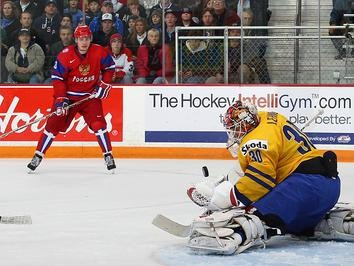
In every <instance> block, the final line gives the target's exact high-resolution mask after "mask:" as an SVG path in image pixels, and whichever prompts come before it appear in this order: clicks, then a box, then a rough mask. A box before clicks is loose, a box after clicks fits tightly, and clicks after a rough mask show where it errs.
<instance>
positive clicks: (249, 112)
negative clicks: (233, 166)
mask: <svg viewBox="0 0 354 266" xmlns="http://www.w3.org/2000/svg"><path fill="white" fill-rule="evenodd" d="M223 124H224V127H225V129H226V133H227V135H228V142H227V148H228V149H229V148H230V147H231V146H233V145H234V144H237V145H238V144H240V142H241V140H242V138H243V137H244V136H245V135H246V134H247V133H249V132H250V131H252V130H253V129H254V128H256V127H257V126H258V124H259V117H258V111H257V107H256V106H255V105H253V104H251V103H250V102H245V103H242V102H241V101H236V102H235V103H234V104H233V105H231V106H230V107H229V108H228V109H227V111H226V114H225V116H224V120H223ZM230 152H231V151H230ZM231 154H232V152H231Z"/></svg>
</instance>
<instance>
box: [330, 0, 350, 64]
mask: <svg viewBox="0 0 354 266" xmlns="http://www.w3.org/2000/svg"><path fill="white" fill-rule="evenodd" d="M344 14H354V1H352V0H336V1H335V3H334V6H333V9H332V11H331V15H330V20H329V24H330V25H331V26H342V25H343V24H346V23H349V24H353V23H354V18H353V17H347V18H346V17H344ZM345 33H346V32H345V29H344V30H343V29H329V35H330V36H344V35H345ZM331 40H332V43H333V45H334V47H335V48H336V49H337V51H338V55H337V56H336V57H335V59H342V58H343V57H345V56H346V49H345V47H343V45H344V44H345V42H346V41H347V40H346V39H334V38H333V39H331Z"/></svg>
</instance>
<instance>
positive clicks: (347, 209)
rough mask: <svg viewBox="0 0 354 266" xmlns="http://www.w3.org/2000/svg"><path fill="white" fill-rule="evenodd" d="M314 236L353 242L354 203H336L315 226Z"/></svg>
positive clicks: (321, 238)
mask: <svg viewBox="0 0 354 266" xmlns="http://www.w3.org/2000/svg"><path fill="white" fill-rule="evenodd" d="M314 238H315V239H317V240H336V241H350V242H354V205H353V204H349V203H338V204H336V206H335V207H334V208H333V209H332V210H330V212H329V213H328V214H327V215H326V217H325V218H324V219H323V220H322V221H321V222H320V223H319V224H318V225H317V226H316V228H315V232H314Z"/></svg>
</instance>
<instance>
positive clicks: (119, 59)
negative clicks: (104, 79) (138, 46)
mask: <svg viewBox="0 0 354 266" xmlns="http://www.w3.org/2000/svg"><path fill="white" fill-rule="evenodd" d="M108 51H109V53H110V55H111V56H112V59H113V61H114V63H115V66H116V67H115V73H114V75H113V79H112V82H113V83H121V84H131V83H133V79H132V78H133V71H134V62H133V53H132V51H130V49H128V48H127V47H125V45H124V43H123V37H122V35H120V34H119V33H115V34H113V35H112V36H111V38H110V40H109V46H108Z"/></svg>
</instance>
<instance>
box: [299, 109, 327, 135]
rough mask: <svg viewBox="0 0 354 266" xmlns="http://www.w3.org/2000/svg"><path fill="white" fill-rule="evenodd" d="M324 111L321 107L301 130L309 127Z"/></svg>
mask: <svg viewBox="0 0 354 266" xmlns="http://www.w3.org/2000/svg"><path fill="white" fill-rule="evenodd" d="M323 112H324V111H323V109H319V110H318V112H317V114H316V115H314V116H313V117H312V118H311V119H310V120H309V121H307V123H306V124H305V125H304V126H303V127H302V128H301V131H304V129H305V128H307V127H308V126H309V125H311V124H312V122H313V121H315V120H316V118H317V117H319V116H320V115H322V114H323Z"/></svg>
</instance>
